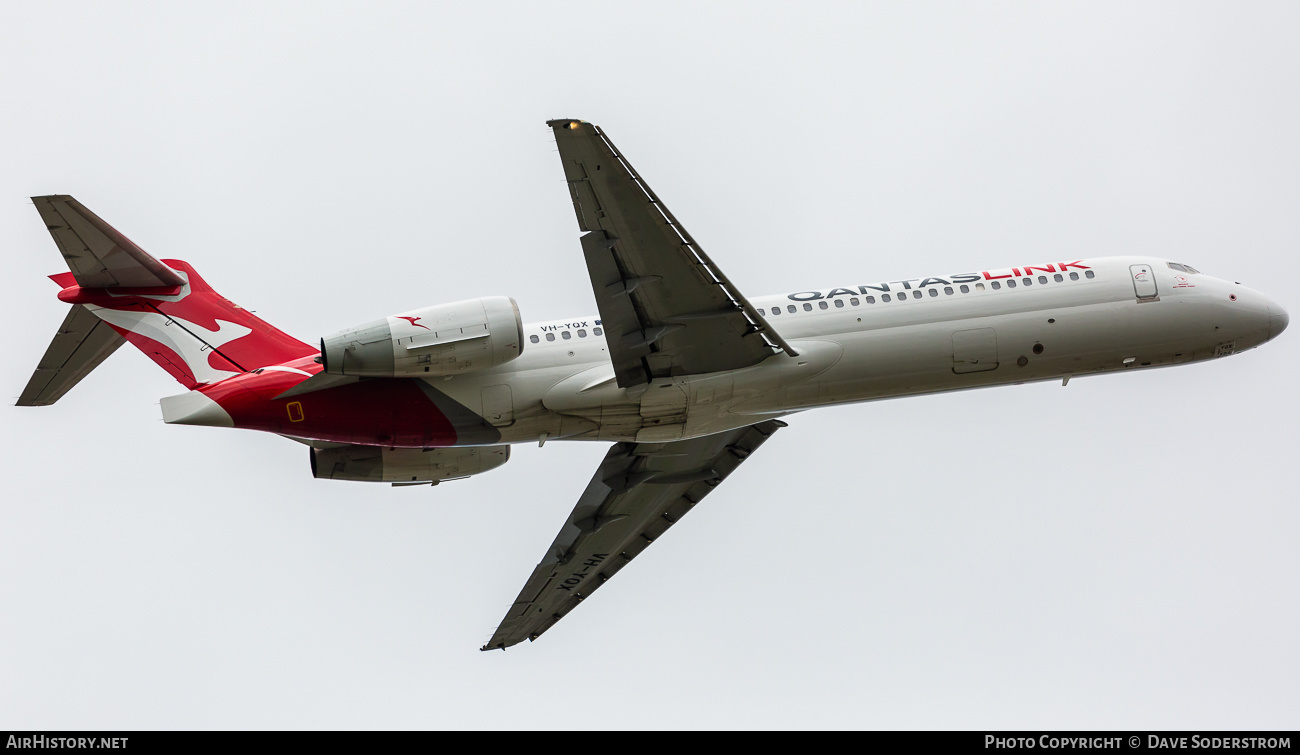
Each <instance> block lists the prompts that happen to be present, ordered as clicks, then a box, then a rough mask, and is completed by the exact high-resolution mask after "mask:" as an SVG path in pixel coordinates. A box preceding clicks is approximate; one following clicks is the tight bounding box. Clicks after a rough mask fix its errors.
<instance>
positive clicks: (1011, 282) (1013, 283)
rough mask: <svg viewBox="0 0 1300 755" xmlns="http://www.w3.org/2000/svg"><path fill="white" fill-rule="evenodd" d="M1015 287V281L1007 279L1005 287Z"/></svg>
mask: <svg viewBox="0 0 1300 755" xmlns="http://www.w3.org/2000/svg"><path fill="white" fill-rule="evenodd" d="M1015 287H1016V282H1015V281H1014V280H1009V281H1007V288H1015Z"/></svg>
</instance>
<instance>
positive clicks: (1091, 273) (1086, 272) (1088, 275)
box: [1083, 270, 1097, 280]
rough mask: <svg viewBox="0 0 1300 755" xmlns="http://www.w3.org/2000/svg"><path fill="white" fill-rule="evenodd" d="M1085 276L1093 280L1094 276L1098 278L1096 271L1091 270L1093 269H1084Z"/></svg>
mask: <svg viewBox="0 0 1300 755" xmlns="http://www.w3.org/2000/svg"><path fill="white" fill-rule="evenodd" d="M1083 277H1085V278H1087V279H1089V280H1092V279H1093V278H1096V277H1097V274H1096V273H1094V272H1093V271H1091V270H1086V271H1084V273H1083Z"/></svg>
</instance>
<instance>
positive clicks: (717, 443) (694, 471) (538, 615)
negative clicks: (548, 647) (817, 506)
mask: <svg viewBox="0 0 1300 755" xmlns="http://www.w3.org/2000/svg"><path fill="white" fill-rule="evenodd" d="M783 426H784V423H782V422H780V421H778V420H768V421H766V422H760V423H758V424H756V425H751V426H749V427H744V428H741V429H739V430H733V431H731V432H726V433H719V434H717V435H709V436H705V437H702V438H694V439H692V440H683V441H674V442H671V443H617V444H615V445H614V446H613V448H611V449H610V450H609V453H608V454H606V455H605V459H604V460H603V461H602V462H601V464H600V466H599V467H598V468H597V470H596V474H595V475H593V476H592V478H591V482H589V483H588V484H587V488H586V490H584V491H583V493H582V496H581V497H580V498H579V499H578V505H577V506H575V507H574V509H573V511H572V513H570V515H569V518H568V520H566V521H565V524H564V526H563V527H562V528H561V529H560V533H559V534H558V535H557V536H556V538H555V540H554V541H553V542H552V543H551V546H550V548H548V549H547V551H546V555H545V556H543V558H542V561H541V563H539V564H538V565H537V568H536V569H534V570H533V573H532V574H531V575H530V576H529V578H528V581H527V582H526V583H525V584H524V588H523V590H521V591H520V593H519V596H518V597H517V598H515V601H514V602H513V603H512V604H511V606H510V609H509V610H508V611H507V612H506V616H505V618H504V619H503V620H502V622H501V625H500V626H499V627H498V628H497V630H496V632H495V633H494V634H493V635H492V639H490V640H489V641H488V643H487V644H486V645H484V646H483V648H482V649H483V650H496V649H498V648H499V649H502V650H504V649H505V648H507V647H510V646H511V645H515V644H518V643H520V642H522V641H524V640H535V639H537V638H538V637H539V636H541V634H542V633H543V632H545V631H546V630H547V629H549V628H551V627H552V626H554V625H555V623H556V622H558V621H559V620H560V619H562V618H564V616H566V615H567V614H568V613H569V612H570V611H572V610H573V609H574V608H576V607H577V606H578V604H579V603H581V602H582V601H583V600H586V599H587V598H588V597H590V596H591V594H592V593H593V592H595V591H596V590H597V589H599V588H600V586H601V585H603V584H605V583H606V582H608V581H609V579H610V578H611V577H613V576H614V575H615V574H617V573H618V572H619V571H620V570H622V568H623V567H624V566H626V565H627V564H628V563H629V562H631V561H632V559H634V558H636V556H637V555H639V554H640V553H641V552H642V551H644V550H645V549H646V548H648V547H650V544H651V543H653V542H654V541H655V540H657V539H659V537H660V536H662V535H663V534H664V533H665V532H666V531H667V530H668V528H669V527H671V526H672V525H673V524H675V523H676V522H677V521H678V520H679V519H681V518H682V517H683V516H685V515H686V513H687V512H689V511H690V510H691V509H692V508H693V507H694V506H695V505H696V504H697V503H699V502H700V501H701V500H703V498H704V497H705V496H706V495H708V494H709V493H710V492H712V490H713V489H714V488H715V487H717V486H718V485H719V484H720V483H721V482H722V481H723V480H725V479H726V478H727V476H728V475H730V474H731V473H732V472H733V471H735V469H736V467H738V466H740V463H741V462H742V461H744V460H745V459H746V458H748V457H749V455H750V454H751V453H753V452H754V450H755V449H757V448H758V447H759V446H760V445H762V444H763V442H764V441H766V440H767V438H768V437H769V436H771V435H772V433H774V432H776V430H777V429H778V428H780V427H783Z"/></svg>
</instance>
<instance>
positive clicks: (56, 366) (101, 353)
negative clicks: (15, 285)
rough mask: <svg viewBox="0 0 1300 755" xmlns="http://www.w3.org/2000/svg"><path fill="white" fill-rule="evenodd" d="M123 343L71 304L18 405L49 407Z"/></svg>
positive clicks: (100, 322) (82, 309) (103, 326)
mask: <svg viewBox="0 0 1300 755" xmlns="http://www.w3.org/2000/svg"><path fill="white" fill-rule="evenodd" d="M125 342H126V339H125V338H123V337H122V336H120V335H118V333H117V331H115V330H113V329H112V328H111V327H109V325H108V323H106V322H104V321H103V320H100V319H99V318H98V317H96V316H95V315H93V314H92V313H91V312H90V310H88V309H86V308H85V307H83V306H82V305H80V304H74V305H73V307H72V310H71V311H70V312H68V316H67V317H66V318H64V320H63V325H61V326H60V327H59V330H58V332H57V333H55V334H54V340H53V341H51V342H50V347H49V348H48V349H46V350H45V356H43V357H41V361H40V364H39V365H37V367H36V372H34V373H32V379H31V380H29V381H27V387H26V388H24V389H23V393H22V396H21V397H19V399H18V406H49V405H50V404H53V403H54V402H55V401H58V400H59V399H60V398H61V397H62V396H63V394H65V393H67V392H68V391H69V390H71V389H72V386H74V385H76V384H77V383H79V382H81V379H82V378H84V377H85V376H86V375H89V374H90V371H91V370H93V369H95V368H96V367H98V366H99V364H100V362H103V361H104V360H105V359H107V358H108V355H109V354H112V353H113V352H114V351H117V347H119V346H121V345H122V344H123V343H125Z"/></svg>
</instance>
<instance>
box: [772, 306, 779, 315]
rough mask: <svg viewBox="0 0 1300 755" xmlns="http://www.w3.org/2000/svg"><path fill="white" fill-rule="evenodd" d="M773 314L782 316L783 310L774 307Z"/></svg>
mask: <svg viewBox="0 0 1300 755" xmlns="http://www.w3.org/2000/svg"><path fill="white" fill-rule="evenodd" d="M772 314H774V315H779V314H781V308H780V307H772Z"/></svg>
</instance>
